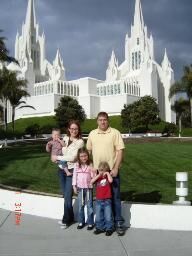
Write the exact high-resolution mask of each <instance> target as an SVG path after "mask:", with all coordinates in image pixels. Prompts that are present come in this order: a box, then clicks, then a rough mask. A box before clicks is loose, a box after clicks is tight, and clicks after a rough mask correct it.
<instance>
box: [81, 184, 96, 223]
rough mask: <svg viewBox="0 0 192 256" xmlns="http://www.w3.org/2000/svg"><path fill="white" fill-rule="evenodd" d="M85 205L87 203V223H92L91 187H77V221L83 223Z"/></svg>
mask: <svg viewBox="0 0 192 256" xmlns="http://www.w3.org/2000/svg"><path fill="white" fill-rule="evenodd" d="M85 205H87V224H88V225H93V224H94V220H93V189H88V188H78V209H79V210H78V211H79V212H78V222H79V223H82V224H85V211H84V208H85Z"/></svg>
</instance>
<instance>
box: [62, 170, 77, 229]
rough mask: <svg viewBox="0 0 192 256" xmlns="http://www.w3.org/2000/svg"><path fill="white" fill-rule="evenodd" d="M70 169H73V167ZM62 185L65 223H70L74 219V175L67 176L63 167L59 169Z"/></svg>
mask: <svg viewBox="0 0 192 256" xmlns="http://www.w3.org/2000/svg"><path fill="white" fill-rule="evenodd" d="M69 171H71V172H72V171H73V170H72V169H71V170H69ZM58 175H59V180H60V185H61V189H62V193H63V196H64V215H63V219H62V221H63V223H65V224H70V223H71V222H73V221H74V214H73V205H72V195H73V189H72V176H67V175H66V174H65V172H64V171H63V170H62V169H59V170H58Z"/></svg>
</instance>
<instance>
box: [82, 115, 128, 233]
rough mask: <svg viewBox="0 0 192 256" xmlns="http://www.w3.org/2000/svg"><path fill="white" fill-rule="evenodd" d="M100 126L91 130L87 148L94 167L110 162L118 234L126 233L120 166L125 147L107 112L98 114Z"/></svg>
mask: <svg viewBox="0 0 192 256" xmlns="http://www.w3.org/2000/svg"><path fill="white" fill-rule="evenodd" d="M97 124H98V128H97V129H95V130H93V131H91V132H90V134H89V136H88V140H87V149H88V151H89V152H90V153H91V154H92V156H93V165H94V168H96V169H97V168H98V165H99V163H100V162H102V161H106V162H108V164H109V166H110V169H111V173H110V174H111V176H112V177H113V183H112V196H113V201H112V206H113V214H114V221H115V228H116V231H117V233H118V235H121V236H122V235H124V233H125V229H124V227H123V223H124V219H123V218H122V216H121V199H120V178H119V167H120V165H121V162H122V159H123V150H124V148H125V145H124V142H123V139H122V136H121V134H120V132H119V131H118V130H116V129H114V128H111V127H110V126H109V117H108V114H107V113H106V112H100V113H99V114H98V115H97Z"/></svg>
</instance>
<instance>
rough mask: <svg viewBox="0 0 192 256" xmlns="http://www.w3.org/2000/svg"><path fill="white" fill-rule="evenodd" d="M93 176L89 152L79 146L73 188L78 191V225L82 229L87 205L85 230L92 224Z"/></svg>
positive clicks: (89, 228)
mask: <svg viewBox="0 0 192 256" xmlns="http://www.w3.org/2000/svg"><path fill="white" fill-rule="evenodd" d="M94 176H95V171H94V169H93V167H92V165H91V164H90V159H89V152H88V151H87V149H85V148H81V149H79V150H78V153H77V164H76V165H75V168H74V171H73V181H72V185H73V190H74V192H75V193H76V194H77V193H78V209H79V211H78V222H79V224H78V226H77V229H82V228H83V227H84V226H85V213H84V208H85V205H87V224H88V227H87V230H92V229H93V226H94V220H93V186H92V184H91V179H92V178H93V177H94Z"/></svg>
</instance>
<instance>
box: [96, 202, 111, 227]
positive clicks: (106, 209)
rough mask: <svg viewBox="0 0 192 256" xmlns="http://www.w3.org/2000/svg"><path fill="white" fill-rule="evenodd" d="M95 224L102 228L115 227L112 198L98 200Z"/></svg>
mask: <svg viewBox="0 0 192 256" xmlns="http://www.w3.org/2000/svg"><path fill="white" fill-rule="evenodd" d="M95 224H96V228H97V229H100V230H105V231H107V230H112V229H113V218H112V207H111V199H103V200H96V219H95Z"/></svg>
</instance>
